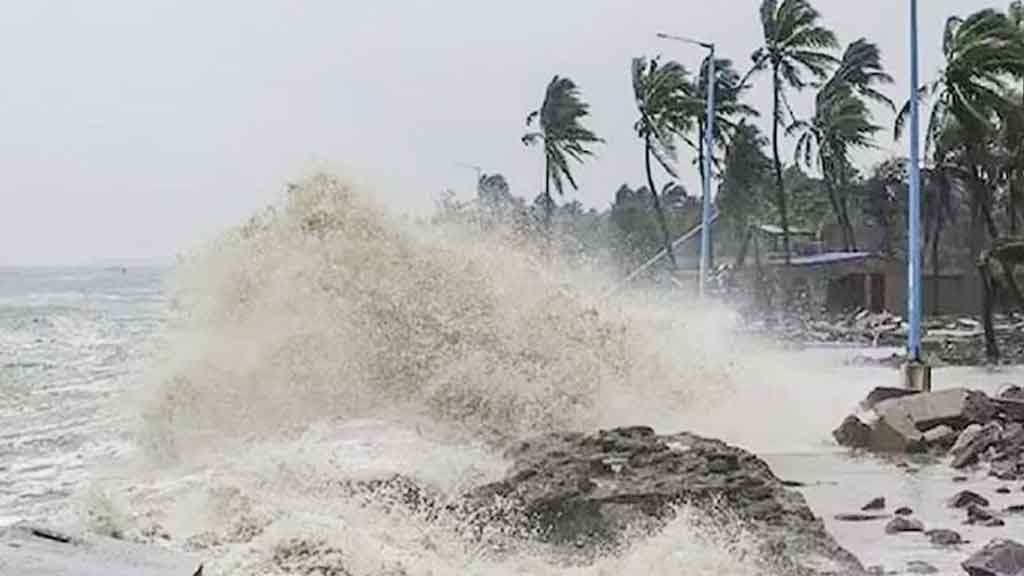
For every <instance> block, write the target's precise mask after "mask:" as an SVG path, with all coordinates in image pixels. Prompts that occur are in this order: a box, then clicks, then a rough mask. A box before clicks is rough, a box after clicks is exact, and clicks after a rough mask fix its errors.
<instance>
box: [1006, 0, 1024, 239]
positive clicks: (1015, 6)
mask: <svg viewBox="0 0 1024 576" xmlns="http://www.w3.org/2000/svg"><path fill="white" fill-rule="evenodd" d="M1006 16H1007V18H1009V19H1010V23H1011V24H1013V27H1014V28H1016V29H1017V30H1018V32H1019V33H1020V34H1024V1H1021V0H1014V2H1011V3H1010V7H1009V9H1008V10H1007V11H1006ZM1021 82H1024V78H1022V79H1021ZM1018 101H1020V102H1021V103H1022V105H1024V90H1022V92H1021V98H1020V99H1018ZM1006 136H1008V138H1007V142H1006V151H1007V152H1008V155H1009V157H1010V158H1011V159H1012V160H1013V161H1012V163H1011V166H1010V171H1009V176H1010V182H1009V184H1010V195H1009V198H1008V200H1009V201H1008V202H1007V212H1009V217H1010V234H1011V235H1013V236H1016V235H1017V217H1018V212H1019V206H1020V205H1021V204H1022V203H1024V126H1022V122H1021V121H1019V119H1018V121H1017V122H1015V123H1013V125H1011V126H1007V127H1006Z"/></svg>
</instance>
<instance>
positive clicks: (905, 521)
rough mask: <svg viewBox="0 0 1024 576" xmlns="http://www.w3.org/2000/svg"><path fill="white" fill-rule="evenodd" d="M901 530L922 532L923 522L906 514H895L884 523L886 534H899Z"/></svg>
mask: <svg viewBox="0 0 1024 576" xmlns="http://www.w3.org/2000/svg"><path fill="white" fill-rule="evenodd" d="M903 532H924V523H922V522H921V521H920V520H914V519H912V518H907V517H906V516H897V517H895V518H893V519H892V520H890V521H889V523H888V524H886V525H885V533H886V534H901V533H903Z"/></svg>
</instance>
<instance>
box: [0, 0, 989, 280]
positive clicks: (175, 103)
mask: <svg viewBox="0 0 1024 576" xmlns="http://www.w3.org/2000/svg"><path fill="white" fill-rule="evenodd" d="M815 4H816V6H817V7H818V8H819V9H820V10H821V11H822V12H823V14H824V17H825V23H826V24H827V25H829V26H830V27H832V28H833V29H835V30H836V32H837V34H838V35H839V37H840V41H841V42H843V43H844V44H845V43H848V42H850V41H853V40H855V39H857V38H858V37H860V36H868V37H869V38H871V39H873V40H874V41H876V42H878V43H879V44H880V45H881V46H882V50H883V56H884V58H885V60H886V64H887V66H888V67H889V69H890V70H891V72H892V73H893V75H894V76H895V77H896V78H897V83H898V84H897V86H896V87H893V88H892V89H891V94H892V95H893V97H894V98H895V99H897V100H900V101H902V100H903V99H904V98H905V95H906V92H907V91H908V89H907V88H906V84H907V81H908V80H907V76H908V66H907V40H906V35H905V30H906V26H907V22H908V19H907V14H906V12H907V10H906V8H905V5H906V4H907V2H905V1H902V0H858V1H852V0H817V1H816V2H815ZM1005 4H1008V0H1007V1H1006V2H991V1H984V0H922V1H921V28H922V37H921V43H922V50H923V52H922V66H923V68H922V70H923V74H924V77H923V79H924V80H927V79H928V78H929V77H931V76H932V75H933V73H934V71H935V69H936V67H937V66H938V65H939V58H940V54H939V44H940V39H941V30H942V25H943V22H944V20H945V18H946V17H947V16H948V15H950V14H953V13H959V14H967V13H969V12H971V11H973V10H976V9H980V8H983V7H989V6H994V7H999V8H1004V7H1005ZM758 5H759V1H758V0H718V1H698V0H689V1H687V0H634V1H633V2H627V1H626V0H560V1H552V0H516V1H510V0H505V1H492V0H436V1H430V0H359V1H354V0H334V1H326V0H324V1H306V2H298V1H294V0H277V1H272V0H230V1H229V0H221V1H219V2H208V1H179V0H143V1H139V0H95V1H90V2H85V1H61V0H36V1H32V2H14V1H7V2H4V3H3V6H2V8H0V70H2V71H3V74H2V75H0V78H2V80H0V82H2V85H3V89H2V91H0V98H2V104H0V174H2V183H0V265H11V264H54V263H83V262H90V261H94V260H96V259H103V258H122V257H124V258H142V257H154V256H156V257H168V256H170V255H173V254H175V253H176V252H178V251H180V250H183V249H187V248H189V247H191V246H194V245H195V244H197V243H198V242H201V241H202V240H204V239H206V238H209V237H210V236H211V235H212V234H215V233H216V232H217V231H218V230H220V229H222V228H224V227H226V226H229V225H231V224H233V223H235V222H237V221H239V220H240V219H242V218H244V217H246V216H248V215H249V214H250V213H252V212H253V211H254V210H256V209H258V208H260V207H262V206H264V205H266V204H268V203H269V202H272V201H274V200H275V199H276V198H278V197H279V196H280V194H281V190H282V189H283V187H284V183H285V182H286V181H288V180H289V179H294V178H297V177H300V176H302V175H303V174H305V173H307V172H309V171H311V170H314V169H317V168H329V169H332V170H335V171H339V172H343V173H345V174H346V175H348V176H350V177H353V178H355V179H356V180H357V181H358V182H361V183H362V184H363V185H365V186H366V187H368V188H369V189H371V190H372V191H373V192H374V193H375V194H376V195H378V196H380V197H381V198H382V199H384V200H385V201H386V202H387V203H388V204H390V205H392V206H395V207H396V208H398V209H399V210H402V211H406V212H411V213H424V212H425V211H427V210H429V208H430V207H431V206H432V202H433V198H434V197H435V196H436V193H437V192H438V191H439V190H440V189H442V188H444V187H452V188H453V189H455V190H456V191H458V192H459V193H460V194H462V195H463V196H467V195H468V194H470V193H471V192H472V190H473V185H474V177H473V175H472V173H471V172H469V171H467V170H465V169H461V168H458V167H456V166H455V162H456V161H465V162H472V163H476V164H480V165H482V166H484V167H485V168H486V169H487V170H488V171H501V172H503V173H505V174H506V175H507V176H508V177H509V179H510V181H511V183H512V186H513V189H514V192H515V193H516V194H519V195H522V196H526V197H528V198H532V197H533V196H534V195H535V194H536V193H537V191H539V189H540V182H541V170H542V168H541V166H542V164H541V157H540V155H539V153H538V151H537V150H528V149H525V148H524V147H523V146H522V144H521V143H520V141H519V137H520V135H521V134H522V132H523V130H524V128H523V120H524V118H525V116H526V113H527V112H528V111H529V110H530V109H532V108H534V107H536V106H537V105H538V104H539V101H540V99H541V98H542V97H543V90H544V87H545V85H546V83H547V81H548V80H549V79H550V78H551V76H552V75H554V74H562V75H568V76H571V77H572V78H574V79H575V80H576V81H577V82H578V84H579V85H580V86H581V88H582V90H583V93H584V96H585V98H586V99H587V100H588V101H589V102H590V103H591V105H592V107H593V117H592V119H591V120H590V123H591V125H592V127H593V128H594V129H595V130H596V131H597V132H598V133H599V134H600V135H602V136H603V137H604V138H605V139H607V141H608V143H607V145H606V146H604V147H602V148H601V149H600V151H599V155H598V158H597V159H596V160H595V161H593V162H591V163H590V164H588V165H586V166H583V167H580V168H577V171H576V172H577V174H578V178H579V182H580V185H581V190H580V192H578V193H575V194H574V196H575V197H578V198H579V199H580V200H582V201H583V202H584V203H585V204H587V205H592V206H600V207H603V206H606V205H607V204H608V202H609V201H610V199H611V197H612V195H613V193H614V191H615V189H616V188H617V187H618V185H619V184H621V183H623V182H630V183H634V184H637V183H640V182H641V180H642V178H643V176H642V167H643V164H642V155H641V154H642V152H641V148H640V146H639V145H638V144H637V141H636V139H635V137H634V135H633V133H632V124H633V121H634V110H633V102H632V95H631V87H630V84H629V75H628V65H629V61H630V58H631V57H633V56H637V55H657V54H663V55H664V56H665V57H669V58H675V59H678V60H680V61H682V62H683V63H685V64H687V65H688V66H690V67H691V68H696V67H697V65H698V64H699V61H700V58H701V53H700V51H699V50H697V49H695V48H690V47H687V46H684V45H681V44H673V43H665V42H663V41H660V40H657V39H656V38H655V37H654V33H655V32H657V31H660V30H665V31H669V32H674V33H679V34H689V35H695V36H700V37H703V38H708V39H712V40H714V41H716V42H717V43H718V44H719V46H720V51H721V52H722V53H723V54H724V55H725V56H726V57H731V58H733V59H734V60H735V61H736V62H737V63H738V64H739V66H740V67H741V69H745V68H746V67H747V65H748V64H749V54H750V53H751V51H752V50H753V49H755V48H756V47H757V45H758V43H759V42H760V38H761V31H760V27H759V22H758V16H757V7H758ZM766 86H767V84H766V79H761V80H760V81H759V82H758V85H757V89H756V90H755V92H754V94H753V96H752V99H753V101H754V103H755V104H756V105H757V106H759V107H761V108H762V109H763V110H768V106H766V104H767V103H768V102H769V100H768V98H769V96H770V91H769V90H767V89H766ZM795 101H796V102H798V103H800V105H798V113H806V109H807V106H806V102H805V101H801V100H799V99H797V100H795ZM880 121H882V122H884V123H885V124H886V125H888V124H890V123H891V117H890V116H889V115H885V116H884V117H881V118H880ZM882 147H883V150H881V151H879V152H878V153H874V154H871V155H868V156H867V157H865V158H864V161H865V162H867V161H869V160H872V159H875V158H877V156H879V155H884V154H887V153H889V151H892V150H895V148H894V147H893V145H892V142H891V141H889V140H888V139H886V140H885V141H883V142H882ZM901 148H902V146H901ZM689 161H690V159H689V158H685V159H684V160H683V162H684V163H686V164H685V166H684V170H685V169H686V167H688V166H689ZM684 184H686V186H687V187H688V188H689V189H690V190H691V193H693V192H695V191H696V179H695V178H694V177H693V176H692V171H691V175H689V176H687V177H685V178H684Z"/></svg>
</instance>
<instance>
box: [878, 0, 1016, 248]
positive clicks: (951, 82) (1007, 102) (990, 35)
mask: <svg viewBox="0 0 1024 576" xmlns="http://www.w3.org/2000/svg"><path fill="white" fill-rule="evenodd" d="M1022 36H1024V35H1022V34H1021V33H1020V31H1019V30H1018V29H1017V28H1016V27H1015V26H1014V25H1013V23H1012V22H1011V21H1010V19H1009V18H1008V17H1007V16H1006V15H1005V14H1003V13H1000V12H997V11H996V10H991V9H988V10H982V11H980V12H976V13H974V14H972V15H971V16H969V17H967V18H966V19H963V18H959V17H955V16H954V17H951V18H949V19H948V20H947V21H946V29H945V36H944V38H943V43H942V52H943V55H944V57H945V60H946V64H945V67H944V69H943V70H942V72H941V73H940V75H939V78H938V79H937V80H935V81H934V82H932V83H931V84H928V85H926V86H923V87H922V88H921V89H920V93H921V95H922V96H923V97H930V98H932V100H934V103H933V104H932V108H931V111H930V117H929V120H928V127H927V130H926V132H925V145H926V147H928V148H929V149H930V148H931V147H932V146H933V145H934V143H935V141H936V139H937V138H938V137H939V135H940V134H941V133H942V132H943V131H944V130H946V127H947V126H948V125H949V124H950V123H952V122H955V124H956V126H957V130H958V131H959V133H960V134H961V136H962V142H963V145H964V147H965V151H964V152H965V153H964V156H963V159H964V162H965V163H966V164H967V165H966V166H964V168H966V170H967V172H968V174H969V182H970V187H971V189H972V194H971V202H972V204H973V206H972V212H973V217H974V220H975V222H976V224H977V223H979V222H980V223H982V224H983V225H984V227H985V228H986V229H987V231H988V234H989V236H990V237H991V238H993V239H995V238H998V236H999V230H998V228H997V226H996V223H995V220H994V218H993V217H992V193H991V190H990V186H988V185H987V183H986V176H987V175H988V170H987V167H988V166H989V165H990V164H991V162H990V158H989V157H990V152H989V146H990V143H991V142H992V140H993V138H994V137H995V134H996V132H997V129H998V127H999V124H1000V123H1001V122H1002V123H1005V122H1006V121H1007V120H1009V119H1012V118H1013V116H1014V115H1016V114H1019V105H1018V103H1016V102H1014V101H1012V100H1011V98H1010V97H1008V96H1007V94H1008V93H1009V91H1008V86H1007V81H1008V78H1022V77H1024V37H1022ZM909 109H910V103H909V102H908V103H907V104H906V105H905V106H904V107H903V110H901V111H900V114H899V115H898V116H897V118H896V137H897V138H899V137H900V135H901V134H902V132H903V127H904V124H905V123H906V118H907V115H908V114H909ZM976 228H978V226H977V225H976ZM983 235H984V232H983V231H982V232H981V233H980V234H978V233H975V234H973V235H972V243H973V244H974V246H973V249H974V251H975V253H976V254H977V253H979V252H980V250H981V247H982V246H981V245H982V243H983V239H982V238H980V236H983Z"/></svg>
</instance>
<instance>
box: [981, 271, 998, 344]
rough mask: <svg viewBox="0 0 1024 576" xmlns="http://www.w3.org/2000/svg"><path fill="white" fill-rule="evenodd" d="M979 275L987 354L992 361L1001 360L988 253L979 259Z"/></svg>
mask: <svg viewBox="0 0 1024 576" xmlns="http://www.w3.org/2000/svg"><path fill="white" fill-rule="evenodd" d="M978 276H979V277H980V278H981V320H982V324H983V325H984V326H985V355H986V356H987V357H988V360H989V361H990V362H998V361H999V345H998V343H997V342H996V330H995V326H994V325H993V323H992V298H993V293H992V292H993V290H992V269H991V268H990V266H989V258H988V255H987V254H984V255H982V257H981V258H979V260H978Z"/></svg>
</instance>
